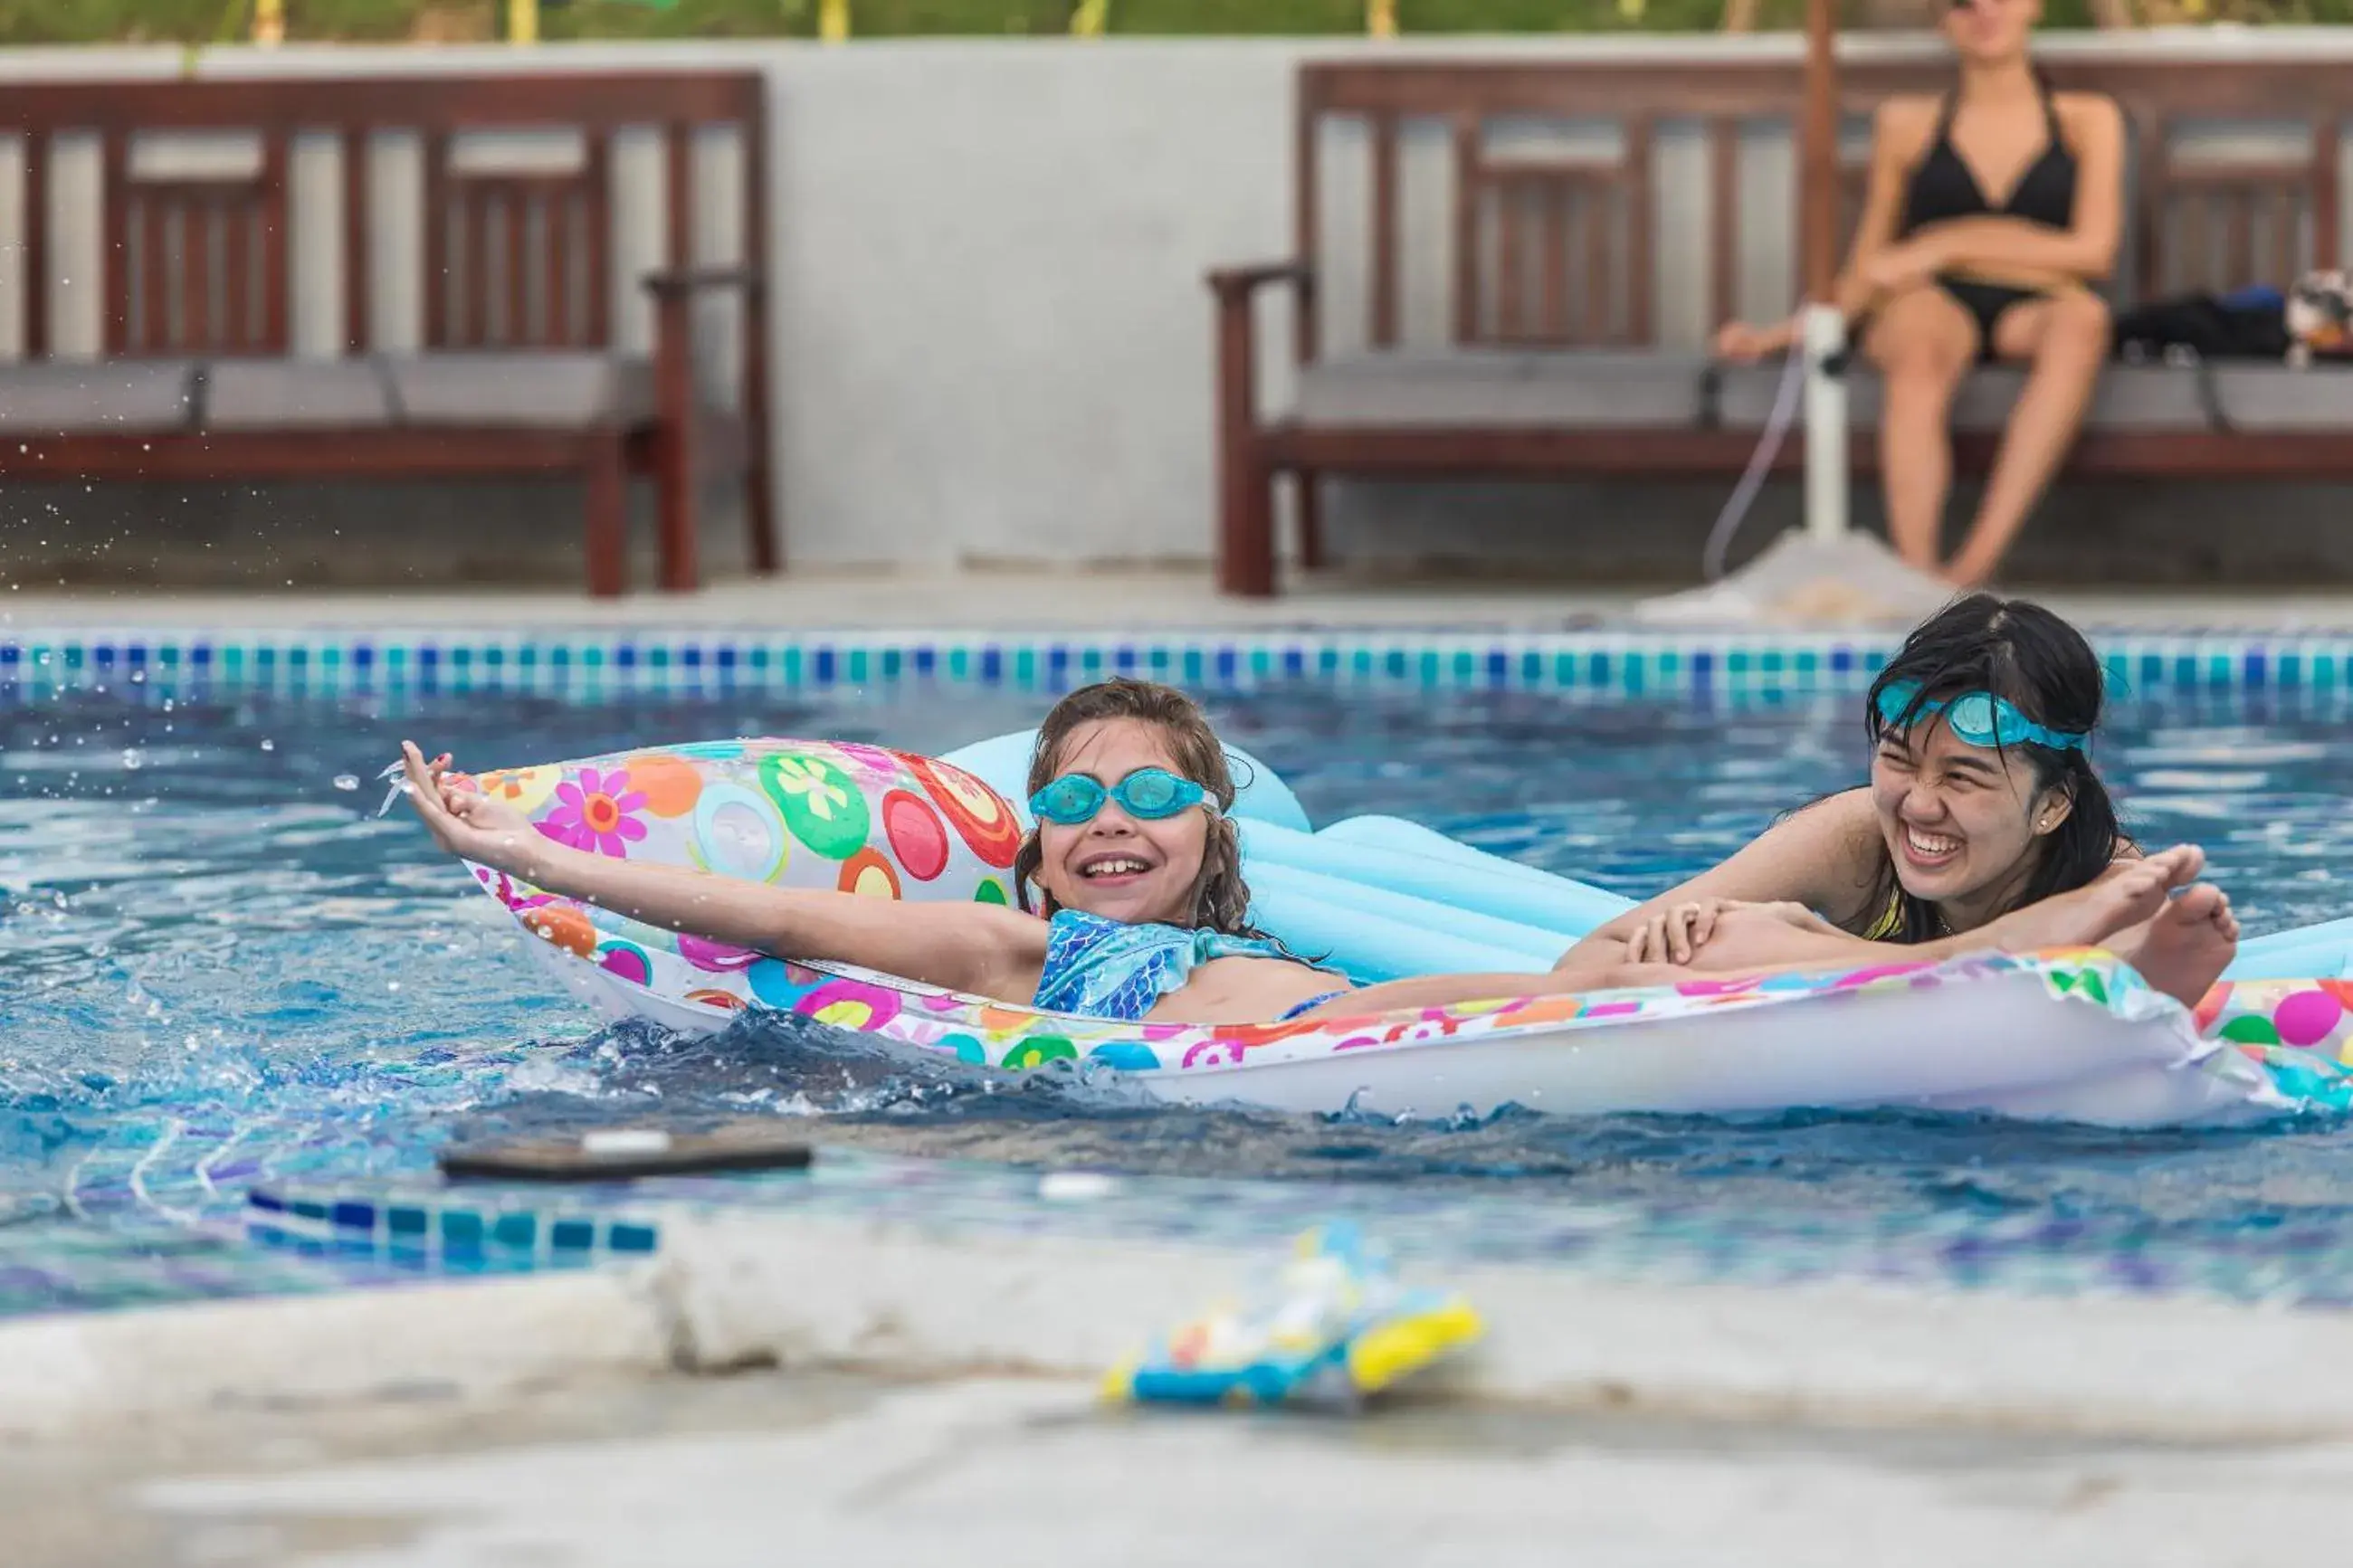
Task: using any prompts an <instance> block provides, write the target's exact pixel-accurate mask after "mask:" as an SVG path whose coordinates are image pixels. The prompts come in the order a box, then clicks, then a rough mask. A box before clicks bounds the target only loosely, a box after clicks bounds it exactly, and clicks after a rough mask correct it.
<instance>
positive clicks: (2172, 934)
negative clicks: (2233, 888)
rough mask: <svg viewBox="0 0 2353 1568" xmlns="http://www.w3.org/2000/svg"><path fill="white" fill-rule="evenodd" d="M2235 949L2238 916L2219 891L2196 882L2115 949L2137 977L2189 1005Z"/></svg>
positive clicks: (2210, 984) (2217, 976)
mask: <svg viewBox="0 0 2353 1568" xmlns="http://www.w3.org/2000/svg"><path fill="white" fill-rule="evenodd" d="M2238 951H2239V917H2238V916H2236V915H2234V914H2232V912H2231V900H2230V899H2229V898H2227V897H2226V896H2224V894H2223V892H2222V889H2220V888H2217V887H2215V886H2214V885H2213V884H2211V883H2210V882H2200V883H2199V884H2197V885H2196V886H2195V887H2192V888H2190V889H2187V890H2186V891H2184V892H2183V893H2182V895H2181V896H2180V897H2179V898H2178V899H2169V900H2167V901H2166V905H2165V907H2164V908H2163V909H2161V910H2158V912H2157V916H2156V918H2155V919H2153V920H2151V921H2149V922H2148V926H2147V931H2146V933H2145V934H2144V935H2143V936H2142V938H2141V940H2140V941H2139V942H2137V943H2136V944H2134V945H2133V946H2132V948H2131V949H2130V950H2129V951H2123V950H2120V951H2119V952H2118V953H2117V956H2118V957H2119V958H2122V959H2123V960H2124V961H2125V962H2126V963H2129V964H2131V965H2132V966H2133V967H2134V968H2135V969H2137V970H2138V971H2140V974H2141V978H2142V979H2144V980H2146V981H2147V982H2148V983H2149V984H2151V985H2154V986H2156V987H2157V988H2158V990H2159V991H2162V992H2164V993H2165V994H2167V995H2168V996H2170V997H2172V998H2173V999H2174V1000H2175V1001H2177V1002H2179V1003H2180V1004H2181V1005H2183V1006H2185V1007H2195V1006H2196V1005H2198V1004H2199V1003H2200V1001H2201V1000H2202V999H2203V998H2204V997H2205V995H2206V993H2207V992H2208V991H2210V990H2211V989H2212V988H2213V984H2214V982H2216V981H2217V980H2220V979H2221V978H2222V971H2223V970H2225V969H2227V968H2228V967H2230V963H2231V960H2232V958H2233V957H2235V956H2237V954H2238Z"/></svg>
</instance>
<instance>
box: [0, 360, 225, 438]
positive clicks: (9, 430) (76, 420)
mask: <svg viewBox="0 0 2353 1568" xmlns="http://www.w3.org/2000/svg"><path fill="white" fill-rule="evenodd" d="M194 380H195V365H194V364H192V363H189V362H187V361H185V360H113V361H109V362H107V363H88V362H82V361H74V360H34V361H29V362H27V361H21V360H20V361H16V362H15V363H5V364H0V434H5V435H9V436H16V437H26V436H100V435H103V436H140V435H160V434H164V433H165V432H169V431H173V430H178V429H181V428H184V427H185V426H186V425H187V423H188V419H189V414H190V407H191V405H190V402H189V388H190V386H191V384H193V382H194Z"/></svg>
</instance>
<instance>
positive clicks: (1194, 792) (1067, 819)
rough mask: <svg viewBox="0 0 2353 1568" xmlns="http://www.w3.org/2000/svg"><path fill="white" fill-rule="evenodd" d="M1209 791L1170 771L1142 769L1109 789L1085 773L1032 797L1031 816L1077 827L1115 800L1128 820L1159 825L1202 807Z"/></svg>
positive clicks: (1064, 778) (1066, 775)
mask: <svg viewBox="0 0 2353 1568" xmlns="http://www.w3.org/2000/svg"><path fill="white" fill-rule="evenodd" d="M1208 793H1209V792H1208V791H1207V790H1205V789H1203V788H1202V787H1201V786H1200V785H1199V784H1195V783H1194V782H1193V781H1192V780H1191V779H1183V778H1178V777H1177V776H1176V774H1175V773H1170V772H1169V771H1168V770H1167V769H1166V768H1138V769H1136V770H1135V771H1134V773H1130V774H1128V775H1127V776H1126V777H1125V778H1124V779H1122V780H1120V781H1119V783H1117V784H1113V785H1111V786H1110V787H1109V788H1108V789H1106V788H1105V787H1104V786H1103V781H1102V780H1101V779H1097V778H1092V777H1090V776H1089V775H1088V774H1085V773H1064V774H1063V775H1062V776H1061V777H1060V778H1058V779H1056V780H1055V781H1054V782H1053V783H1052V784H1048V785H1047V786H1046V787H1045V788H1044V789H1041V790H1039V792H1038V793H1037V794H1036V795H1031V796H1030V797H1029V815H1030V816H1035V817H1037V818H1039V820H1041V821H1045V822H1058V823H1060V824H1061V825H1062V826H1064V827H1076V826H1079V825H1080V824H1082V823H1086V822H1092V821H1093V820H1094V819H1095V814H1096V813H1097V812H1099V811H1101V810H1102V809H1103V802H1105V801H1107V800H1115V801H1117V802H1119V808H1120V809H1121V810H1122V811H1124V812H1125V813H1127V815H1128V816H1133V817H1135V818H1137V819H1138V820H1140V821H1144V822H1157V821H1160V820H1161V819H1162V818H1164V817H1170V816H1176V814H1177V813H1178V812H1180V811H1183V810H1185V809H1186V808H1187V807H1188V806H1195V805H1200V804H1201V803H1202V801H1204V800H1205V799H1207V798H1208Z"/></svg>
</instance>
